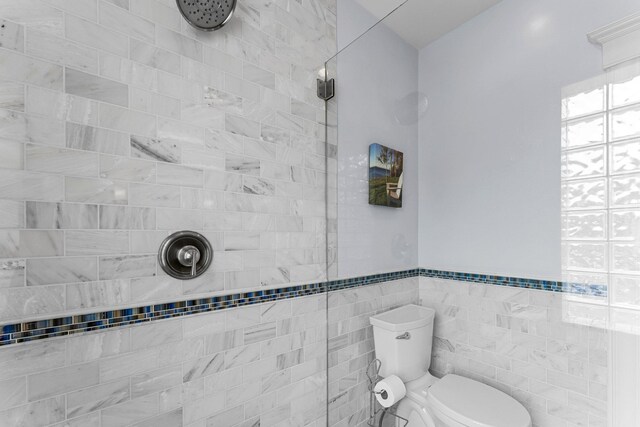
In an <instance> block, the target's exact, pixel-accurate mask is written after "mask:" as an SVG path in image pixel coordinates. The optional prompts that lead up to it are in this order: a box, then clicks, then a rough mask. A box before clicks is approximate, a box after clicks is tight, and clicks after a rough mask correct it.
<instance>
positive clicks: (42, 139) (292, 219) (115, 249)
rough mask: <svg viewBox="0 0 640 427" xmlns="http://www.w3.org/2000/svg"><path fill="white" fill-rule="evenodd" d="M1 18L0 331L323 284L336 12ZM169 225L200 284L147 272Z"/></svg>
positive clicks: (153, 10) (125, 12)
mask: <svg viewBox="0 0 640 427" xmlns="http://www.w3.org/2000/svg"><path fill="white" fill-rule="evenodd" d="M0 20H2V24H3V31H2V32H1V34H0V148H1V149H2V152H3V156H2V160H0V212H1V213H2V215H1V217H2V218H1V219H0V227H2V230H1V231H0V258H1V259H0V272H1V274H0V322H2V323H8V322H13V321H20V320H27V319H33V318H37V317H49V316H52V315H57V314H62V313H68V312H71V311H74V312H75V311H91V310H95V309H106V308H110V307H116V306H126V305H130V304H133V303H135V304H141V303H150V302H160V301H166V300H171V299H176V298H186V297H187V296H188V297H192V296H194V295H203V294H211V293H213V292H222V291H225V290H238V289H242V288H256V287H261V286H280V285H282V284H285V283H289V282H304V281H311V280H318V279H322V278H323V277H324V276H325V274H326V273H325V271H326V269H325V268H324V265H325V258H326V257H325V246H326V245H325V237H324V236H325V228H326V226H325V219H324V216H325V215H324V188H325V173H324V164H325V162H324V153H325V151H324V144H323V141H324V126H323V124H322V123H321V122H320V120H323V119H324V114H323V111H324V104H323V102H321V101H320V100H319V99H318V98H317V97H316V96H315V76H316V75H317V70H318V69H319V68H321V66H322V64H323V63H324V61H325V60H327V59H328V58H329V57H331V56H332V55H333V54H334V53H335V49H336V47H335V46H336V39H335V0H312V1H306V0H305V1H297V0H277V1H261V0H246V1H242V2H240V4H239V5H238V9H237V11H236V15H235V17H234V18H233V20H231V21H230V23H229V24H228V25H227V26H226V27H225V28H223V29H222V30H220V31H216V32H213V33H205V32H199V31H195V30H194V29H192V28H191V27H190V26H189V25H188V24H187V23H186V22H185V21H184V20H183V19H182V17H181V15H180V13H179V12H178V10H177V7H176V4H175V1H174V0H135V1H129V0H115V1H108V0H26V1H25V0H0ZM180 229H194V230H197V231H200V232H203V233H204V234H205V235H206V236H207V237H208V238H209V239H210V241H211V243H212V245H213V247H214V250H215V261H214V265H213V268H212V269H211V270H210V271H209V272H208V273H207V274H205V275H204V276H203V277H202V278H201V279H200V281H199V282H198V284H194V282H184V283H179V282H176V281H170V280H168V279H167V277H166V276H164V275H163V273H162V272H161V271H160V270H159V269H158V267H157V265H156V260H155V253H156V252H157V249H158V245H159V243H160V241H161V240H162V238H163V237H164V236H166V235H168V234H169V233H170V232H173V231H178V230H180ZM53 403H55V402H53ZM53 403H52V404H53Z"/></svg>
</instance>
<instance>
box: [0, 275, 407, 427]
mask: <svg viewBox="0 0 640 427" xmlns="http://www.w3.org/2000/svg"><path fill="white" fill-rule="evenodd" d="M416 289H417V285H416ZM416 292H417V290H416ZM326 303H327V296H326V295H324V294H322V295H314V296H309V297H301V298H295V299H292V300H282V301H277V302H272V303H263V304H259V305H253V306H246V307H240V308H236V309H231V310H225V311H219V312H214V313H206V314H202V315H195V316H190V317H187V318H178V319H170V320H160V321H156V322H153V323H149V324H144V325H139V326H134V327H127V328H120V329H114V330H110V331H106V332H95V333H88V334H85V335H79V336H73V337H67V338H60V339H58V338H53V339H49V340H46V341H41V342H32V343H27V344H18V345H16V346H12V347H9V348H4V349H2V350H1V351H0V426H7V427H9V426H11V427H15V426H24V427H27V426H28V427H38V426H42V427H46V426H55V427H63V426H77V427H80V426H82V427H92V426H96V427H108V426H136V427H142V426H145V427H146V426H149V427H151V426H153V427H181V426H188V427H205V426H206V427H232V426H242V427H255V426H267V427H269V426H274V427H275V426H277V427H284V426H294V425H295V426H311V427H321V426H325V425H326V421H325V420H326V360H327V355H326V342H327V341H326V331H327V328H326Z"/></svg>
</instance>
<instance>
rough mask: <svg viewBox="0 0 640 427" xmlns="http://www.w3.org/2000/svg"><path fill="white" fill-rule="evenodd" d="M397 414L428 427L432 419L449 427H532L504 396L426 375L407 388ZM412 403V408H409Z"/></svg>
mask: <svg viewBox="0 0 640 427" xmlns="http://www.w3.org/2000/svg"><path fill="white" fill-rule="evenodd" d="M403 400H407V402H403V401H400V406H399V408H398V409H399V410H401V412H402V413H403V415H405V416H409V415H411V414H415V415H416V416H417V415H419V416H420V417H422V425H424V426H428V427H431V426H432V425H441V424H438V423H436V424H434V418H435V419H438V420H440V421H441V423H444V424H445V425H447V426H449V427H531V416H530V415H529V413H528V412H527V410H526V409H525V408H524V406H522V405H521V404H520V403H519V402H518V401H516V400H515V399H513V398H512V397H510V396H508V395H507V394H505V393H503V392H501V391H500V390H497V389H495V388H493V387H490V386H488V385H486V384H483V383H481V382H478V381H474V380H472V379H469V378H465V377H461V376H459V375H453V374H451V375H445V376H444V377H442V379H440V380H438V379H436V378H435V377H432V376H431V375H429V374H427V375H425V376H424V377H423V378H420V379H417V380H415V381H411V382H410V383H408V384H407V397H406V398H405V399H403ZM411 402H413V404H411Z"/></svg>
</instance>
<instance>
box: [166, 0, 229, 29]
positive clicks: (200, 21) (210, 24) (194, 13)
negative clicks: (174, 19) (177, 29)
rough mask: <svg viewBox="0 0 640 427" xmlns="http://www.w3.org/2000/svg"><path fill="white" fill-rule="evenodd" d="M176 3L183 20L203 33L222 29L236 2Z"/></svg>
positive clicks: (195, 0) (193, 0)
mask: <svg viewBox="0 0 640 427" xmlns="http://www.w3.org/2000/svg"><path fill="white" fill-rule="evenodd" d="M176 3H177V5H178V10H180V13H181V14H182V16H183V17H184V19H185V20H186V21H187V22H188V23H189V24H191V26H192V27H194V28H197V29H198V30H203V31H215V30H218V29H220V28H222V27H223V26H224V25H225V24H226V23H227V22H229V20H230V19H231V16H233V11H234V10H235V8H236V0H176Z"/></svg>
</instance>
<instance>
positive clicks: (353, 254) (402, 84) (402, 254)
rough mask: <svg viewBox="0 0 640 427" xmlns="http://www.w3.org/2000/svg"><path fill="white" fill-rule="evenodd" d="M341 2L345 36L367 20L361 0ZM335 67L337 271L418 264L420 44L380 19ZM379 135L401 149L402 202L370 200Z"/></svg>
mask: <svg viewBox="0 0 640 427" xmlns="http://www.w3.org/2000/svg"><path fill="white" fill-rule="evenodd" d="M349 3H350V2H346V4H349ZM344 4H345V3H343V2H342V1H340V2H338V19H339V22H338V29H339V33H338V39H339V40H342V41H343V42H344V40H347V39H352V38H354V37H356V36H357V31H358V29H362V28H363V22H370V21H367V17H366V14H367V12H366V11H365V10H364V9H362V8H361V7H360V6H359V5H357V4H353V3H351V4H350V5H349V14H347V13H343V9H341V8H342V7H345V6H344ZM358 8H359V9H360V12H358V13H356V9H358ZM359 14H363V16H361V15H359ZM349 16H352V17H353V19H351V20H350V19H349V18H348V17H349ZM343 31H344V32H346V34H347V36H345V35H344V34H343ZM345 37H346V38H345ZM337 67H338V69H337V78H336V93H337V108H338V110H337V114H338V118H337V120H338V123H339V126H338V157H337V168H338V276H340V277H348V276H356V275H363V274H371V273H374V272H385V271H393V270H400V269H407V268H415V267H416V266H417V264H418V240H417V235H418V152H417V141H418V124H417V120H412V111H413V110H412V108H414V107H412V105H413V106H415V103H413V104H412V102H413V101H412V95H415V93H416V92H417V88H418V51H417V50H416V49H415V48H414V47H412V46H411V45H409V44H408V43H406V42H405V41H403V40H402V39H401V38H400V37H399V36H398V35H397V34H395V33H394V32H392V31H391V30H389V29H388V28H387V27H385V26H384V25H379V26H377V27H375V28H374V29H372V30H371V31H369V32H368V33H367V34H366V35H364V36H363V37H361V38H360V39H358V40H356V41H355V42H354V43H353V44H351V45H350V46H348V47H347V48H346V49H345V50H343V51H342V52H341V53H340V54H339V55H338V58H337ZM330 68H331V67H330ZM374 142H377V143H380V144H383V145H386V146H388V147H391V148H394V149H396V150H400V151H402V152H403V153H404V162H405V163H404V171H405V176H404V191H403V206H402V208H401V209H394V208H387V207H380V206H370V205H369V204H368V153H369V144H372V143H374Z"/></svg>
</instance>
